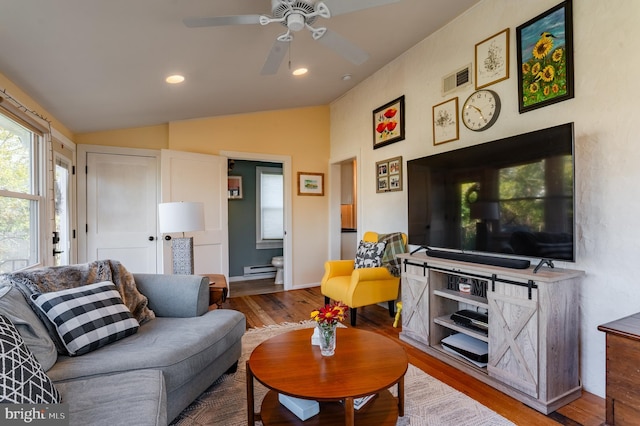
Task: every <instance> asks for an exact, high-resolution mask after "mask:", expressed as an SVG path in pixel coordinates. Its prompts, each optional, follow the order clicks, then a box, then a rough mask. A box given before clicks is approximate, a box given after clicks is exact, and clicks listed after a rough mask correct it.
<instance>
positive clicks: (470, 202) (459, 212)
mask: <svg viewBox="0 0 640 426" xmlns="http://www.w3.org/2000/svg"><path fill="white" fill-rule="evenodd" d="M573 146H574V143H573V123H567V124H563V125H560V126H555V127H551V128H548V129H543V130H538V131H534V132H530V133H525V134H521V135H517V136H511V137H508V138H504V139H500V140H497V141H493V142H487V143H483V144H479V145H475V146H472V147H468V148H463V149H458V150H454V151H449V152H445V153H442V154H436V155H432V156H428V157H423V158H418V159H414V160H410V161H408V162H407V185H408V202H409V206H408V207H409V232H408V237H409V243H410V244H412V245H418V246H424V247H431V248H445V249H454V250H460V251H464V252H480V253H494V254H500V255H505V256H524V257H533V258H539V259H551V260H565V261H575V250H574V226H575V225H574V158H573Z"/></svg>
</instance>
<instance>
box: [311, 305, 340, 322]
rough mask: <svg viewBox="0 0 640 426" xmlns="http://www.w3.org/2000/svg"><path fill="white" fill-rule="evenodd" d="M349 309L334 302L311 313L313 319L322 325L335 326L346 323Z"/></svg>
mask: <svg viewBox="0 0 640 426" xmlns="http://www.w3.org/2000/svg"><path fill="white" fill-rule="evenodd" d="M348 310H349V307H348V306H347V305H345V304H344V303H342V302H334V303H332V304H330V305H325V306H323V307H322V308H320V309H316V310H315V311H313V312H311V319H312V320H314V321H316V322H317V323H318V324H320V325H335V324H337V323H339V322H342V321H344V319H345V316H346V314H347V311H348Z"/></svg>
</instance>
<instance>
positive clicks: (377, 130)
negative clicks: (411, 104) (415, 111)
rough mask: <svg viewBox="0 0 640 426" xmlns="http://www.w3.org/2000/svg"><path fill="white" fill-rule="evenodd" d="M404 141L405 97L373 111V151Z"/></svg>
mask: <svg viewBox="0 0 640 426" xmlns="http://www.w3.org/2000/svg"><path fill="white" fill-rule="evenodd" d="M403 139H404V95H403V96H400V97H399V98H398V99H394V100H393V101H391V102H389V103H387V104H385V105H382V106H381V107H379V108H376V109H375V110H374V111H373V149H378V148H382V147H383V146H386V145H389V144H392V143H394V142H398V141H401V140H403Z"/></svg>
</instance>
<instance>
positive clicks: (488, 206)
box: [469, 201, 500, 220]
mask: <svg viewBox="0 0 640 426" xmlns="http://www.w3.org/2000/svg"><path fill="white" fill-rule="evenodd" d="M469 213H470V215H471V219H483V220H498V219H500V206H499V205H498V203H496V202H489V201H478V202H476V203H473V204H471V211H470V212H469Z"/></svg>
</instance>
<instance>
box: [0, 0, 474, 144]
mask: <svg viewBox="0 0 640 426" xmlns="http://www.w3.org/2000/svg"><path fill="white" fill-rule="evenodd" d="M343 1H345V2H346V1H350V0H343ZM478 1H479V0H455V1H452V0H401V1H400V2H399V3H394V4H389V5H384V6H378V7H373V8H369V9H364V10H360V11H356V12H353V13H349V14H344V15H338V16H334V17H332V18H330V19H329V20H325V19H323V18H319V19H318V21H317V22H316V23H315V26H323V25H326V27H327V28H329V29H330V30H331V31H334V32H337V33H339V34H340V35H342V36H343V37H345V38H347V39H348V40H350V41H351V42H353V43H354V44H356V45H357V46H359V47H361V48H362V49H364V50H365V51H366V52H367V53H369V55H370V58H369V60H368V61H367V62H365V63H364V64H362V65H359V66H356V65H353V64H351V63H350V62H348V61H347V60H345V59H343V58H342V56H340V55H338V54H337V53H335V52H334V51H332V50H329V49H328V48H327V47H325V46H324V45H322V44H320V43H319V42H317V41H314V40H313V39H312V38H311V35H310V34H309V33H308V32H307V31H304V30H303V31H301V32H299V33H295V38H294V40H293V42H292V44H291V48H290V50H289V53H290V55H289V56H287V57H286V58H285V60H284V61H283V63H282V65H281V67H280V69H279V71H278V73H277V74H275V75H270V76H262V75H260V70H261V68H262V65H263V63H264V61H265V59H266V57H267V54H268V53H269V51H270V49H271V47H272V45H273V42H274V40H275V37H276V36H278V35H279V34H281V33H283V32H284V31H285V28H284V27H282V26H281V25H280V24H277V23H272V24H270V25H268V26H261V25H237V26H226V27H209V28H187V27H186V26H185V25H184V24H183V22H182V20H183V19H184V18H187V17H212V16H220V15H242V14H267V15H270V14H271V10H270V9H271V4H270V1H269V0H0V73H3V74H4V75H5V76H7V77H8V78H9V79H10V80H11V81H13V82H14V83H15V84H17V85H18V86H19V87H20V88H21V89H22V90H24V91H25V92H26V93H27V94H29V95H30V96H31V97H32V98H34V99H35V100H36V101H37V102H38V103H39V104H40V105H41V106H42V107H43V108H45V109H46V110H47V111H48V112H49V113H50V114H53V116H55V117H56V118H57V119H58V120H60V121H61V122H62V123H63V124H64V125H66V126H67V127H68V128H69V129H70V130H71V131H72V132H74V133H83V132H91V131H98V130H109V129H119V128H128V127H138V126H147V125H155V124H161V123H167V122H170V121H176V120H183V119H190V118H201V117H210V116H217V115H226V114H238V113H247V112H255V111H264V110H273V109H284V108H297V107H304V106H313V105H326V104H329V103H330V102H331V101H333V100H335V99H337V98H339V97H340V96H341V95H342V94H344V93H345V92H347V91H348V90H349V89H350V88H352V87H354V86H355V85H357V84H358V83H359V82H361V81H363V80H364V79H366V78H367V77H368V76H370V75H371V74H373V73H374V72H376V71H377V70H379V69H380V68H381V67H382V66H383V65H385V64H387V63H388V62H390V61H392V60H393V59H394V58H396V57H398V56H399V55H401V54H402V53H403V52H405V51H406V50H408V49H409V48H411V47H412V46H414V45H415V44H416V43H418V42H419V41H420V40H422V39H424V38H425V37H427V36H428V35H430V34H431V33H433V32H435V31H436V30H438V29H439V28H441V27H442V26H444V25H446V24H447V23H448V22H450V21H451V20H452V19H453V18H455V17H456V16H458V15H460V14H461V13H463V12H464V11H465V10H467V9H468V8H469V7H471V6H473V5H474V4H475V3H477V2H478ZM289 60H290V61H291V68H294V67H297V66H299V65H304V66H306V67H307V68H309V73H308V74H307V75H306V76H304V77H293V76H292V75H291V74H290V72H289V70H288V68H289V65H288V62H289ZM434 60H435V58H434ZM173 73H181V74H184V75H185V77H186V81H185V82H184V83H181V84H179V85H175V86H169V85H168V84H166V83H165V82H164V79H165V77H166V76H168V75H170V74H173ZM344 74H351V75H352V76H353V78H352V79H351V80H349V81H343V80H342V78H341V77H342V76H343V75H344ZM0 89H4V88H0Z"/></svg>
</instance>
